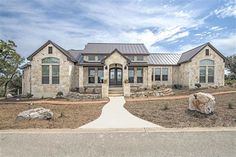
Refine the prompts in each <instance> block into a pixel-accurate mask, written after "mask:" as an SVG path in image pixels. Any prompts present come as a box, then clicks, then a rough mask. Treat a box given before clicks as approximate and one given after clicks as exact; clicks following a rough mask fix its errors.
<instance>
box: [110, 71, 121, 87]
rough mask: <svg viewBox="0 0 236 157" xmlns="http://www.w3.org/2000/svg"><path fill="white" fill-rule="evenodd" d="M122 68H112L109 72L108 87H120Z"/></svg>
mask: <svg viewBox="0 0 236 157" xmlns="http://www.w3.org/2000/svg"><path fill="white" fill-rule="evenodd" d="M122 77H123V74H122V68H119V67H113V68H110V70H109V85H110V86H122Z"/></svg>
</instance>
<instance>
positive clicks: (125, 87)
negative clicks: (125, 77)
mask: <svg viewBox="0 0 236 157" xmlns="http://www.w3.org/2000/svg"><path fill="white" fill-rule="evenodd" d="M123 91H124V96H128V97H129V96H130V84H129V83H124V84H123Z"/></svg>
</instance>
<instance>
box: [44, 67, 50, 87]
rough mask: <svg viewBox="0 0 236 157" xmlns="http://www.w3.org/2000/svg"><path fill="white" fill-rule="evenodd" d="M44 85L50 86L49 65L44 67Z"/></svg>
mask: <svg viewBox="0 0 236 157" xmlns="http://www.w3.org/2000/svg"><path fill="white" fill-rule="evenodd" d="M42 84H49V65H42Z"/></svg>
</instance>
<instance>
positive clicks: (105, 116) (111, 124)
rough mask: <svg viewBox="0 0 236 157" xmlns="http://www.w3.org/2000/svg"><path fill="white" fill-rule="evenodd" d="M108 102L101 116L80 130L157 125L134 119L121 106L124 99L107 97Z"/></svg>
mask: <svg viewBox="0 0 236 157" xmlns="http://www.w3.org/2000/svg"><path fill="white" fill-rule="evenodd" d="M109 98H110V101H109V102H108V103H107V104H106V105H105V106H104V107H103V109H102V114H101V116H100V117H99V118H98V119H96V120H94V121H92V122H90V123H88V124H85V125H83V126H81V127H80V128H151V127H152V128H153V127H160V126H159V125H156V124H153V123H151V122H148V121H145V120H143V119H140V118H138V117H135V116H134V115H132V114H131V113H129V112H128V111H127V110H126V109H125V108H124V107H123V105H124V104H125V99H124V97H123V96H121V97H109Z"/></svg>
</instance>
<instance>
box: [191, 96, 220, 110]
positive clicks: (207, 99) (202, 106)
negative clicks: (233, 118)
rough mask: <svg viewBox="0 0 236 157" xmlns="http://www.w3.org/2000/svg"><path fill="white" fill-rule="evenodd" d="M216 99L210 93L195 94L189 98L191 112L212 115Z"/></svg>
mask: <svg viewBox="0 0 236 157" xmlns="http://www.w3.org/2000/svg"><path fill="white" fill-rule="evenodd" d="M215 103H216V102H215V97H213V96H212V95H211V94H209V93H202V92H199V93H195V94H191V95H190V96H189V110H196V111H198V112H201V113H205V114H210V113H212V112H214V106H215Z"/></svg>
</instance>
